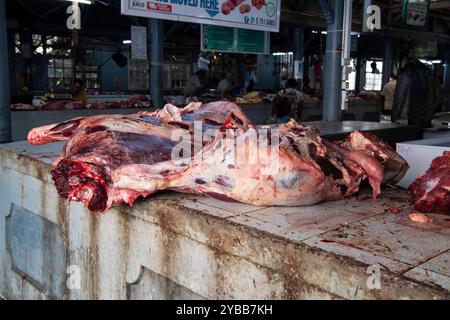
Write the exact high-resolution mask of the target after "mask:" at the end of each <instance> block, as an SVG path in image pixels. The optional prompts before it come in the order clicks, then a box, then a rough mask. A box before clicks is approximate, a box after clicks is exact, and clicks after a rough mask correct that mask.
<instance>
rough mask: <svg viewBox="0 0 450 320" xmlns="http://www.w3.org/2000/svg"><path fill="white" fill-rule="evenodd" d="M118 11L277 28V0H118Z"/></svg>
mask: <svg viewBox="0 0 450 320" xmlns="http://www.w3.org/2000/svg"><path fill="white" fill-rule="evenodd" d="M121 3H122V6H121V10H122V14H124V15H130V16H139V17H146V18H156V19H165V20H174V21H184V22H192V23H201V24H210V25H217V26H223V27H235V28H241V29H251V30H262V31H271V32H278V31H279V27H280V8H281V0H152V1H150V0H121Z"/></svg>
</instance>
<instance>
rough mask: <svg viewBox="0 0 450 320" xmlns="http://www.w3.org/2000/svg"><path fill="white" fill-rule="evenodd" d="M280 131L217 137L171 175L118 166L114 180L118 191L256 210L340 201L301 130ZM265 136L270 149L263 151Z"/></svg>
mask: <svg viewBox="0 0 450 320" xmlns="http://www.w3.org/2000/svg"><path fill="white" fill-rule="evenodd" d="M298 126H299V129H303V127H301V126H300V125H298ZM283 129H284V128H283ZM283 129H282V130H281V131H280V133H281V135H280V136H275V135H274V132H273V131H268V130H267V129H265V128H259V129H257V130H253V129H252V130H248V131H247V132H245V133H243V134H240V135H238V136H237V137H233V139H230V138H229V137H230V136H229V135H228V136H226V135H222V134H221V133H220V134H218V136H216V137H215V139H214V140H213V141H212V142H211V143H209V144H208V145H207V146H205V147H204V148H203V149H202V151H201V152H200V153H198V154H196V155H195V157H194V158H193V159H186V161H184V162H183V161H182V162H180V165H179V169H178V170H172V172H174V173H173V174H171V175H169V176H164V177H163V176H161V174H160V173H159V170H155V167H154V166H152V165H131V166H125V167H122V168H121V169H120V170H119V171H118V172H117V173H116V174H117V177H116V179H114V180H115V181H117V187H118V188H119V189H131V190H138V191H139V192H147V193H153V192H155V190H159V189H161V188H162V189H171V190H176V191H180V192H188V193H194V194H201V195H207V196H210V197H214V198H217V199H220V200H225V201H238V202H242V203H248V204H253V205H257V206H277V205H279V206H302V205H313V204H316V203H319V202H321V201H324V200H337V199H341V198H342V197H343V195H342V193H341V191H340V189H339V188H338V187H337V186H336V184H335V182H334V180H333V178H332V177H331V176H326V175H325V174H324V172H323V171H322V169H321V167H320V166H319V165H317V164H316V163H315V162H314V160H313V159H312V158H311V156H310V154H309V153H308V144H309V143H310V141H309V138H308V137H306V136H305V135H304V134H303V131H302V130H299V131H297V132H292V131H290V132H289V133H288V134H284V133H283V132H282V131H283ZM305 130H306V131H307V130H310V129H305ZM287 131H289V130H286V132H287ZM269 132H270V134H269ZM263 137H267V140H266V141H267V143H268V144H270V147H269V148H264V147H263V148H261V141H262V140H261V138H263ZM234 138H236V139H234ZM252 158H253V161H252ZM181 164H183V166H182V165H181ZM166 167H167V166H163V168H166ZM183 168H185V169H183Z"/></svg>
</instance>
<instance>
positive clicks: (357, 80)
mask: <svg viewBox="0 0 450 320" xmlns="http://www.w3.org/2000/svg"><path fill="white" fill-rule="evenodd" d="M361 64H362V61H361V58H360V57H358V58H356V66H355V68H356V76H355V93H356V94H359V93H360V92H361V67H362V66H361Z"/></svg>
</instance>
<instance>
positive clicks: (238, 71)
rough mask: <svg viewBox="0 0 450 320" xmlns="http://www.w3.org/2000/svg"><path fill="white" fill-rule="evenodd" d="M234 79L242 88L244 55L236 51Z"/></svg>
mask: <svg viewBox="0 0 450 320" xmlns="http://www.w3.org/2000/svg"><path fill="white" fill-rule="evenodd" d="M236 60H237V61H236V81H237V83H238V84H239V85H240V86H241V87H242V88H244V82H245V71H246V70H245V57H244V55H243V54H240V53H238V54H237V57H236Z"/></svg>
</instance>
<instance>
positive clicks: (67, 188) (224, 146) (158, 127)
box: [28, 102, 397, 212]
mask: <svg viewBox="0 0 450 320" xmlns="http://www.w3.org/2000/svg"><path fill="white" fill-rule="evenodd" d="M195 121H202V126H200V135H203V134H205V135H206V137H203V138H202V137H200V140H198V139H197V138H196V134H198V132H196V131H195V130H193V129H194V128H195V126H192V124H193V123H194V122H195ZM207 133H208V134H207ZM181 137H182V138H183V139H182V142H183V143H180V138H181ZM366 138H367V139H368V140H369V141H372V137H371V136H367V137H366ZM349 139H351V138H349ZM61 140H68V142H67V144H66V146H65V148H64V150H63V152H62V154H61V156H60V157H59V158H58V159H57V160H56V161H55V163H54V165H55V168H54V169H53V170H52V177H53V179H54V181H55V184H56V187H57V189H58V193H59V194H60V196H61V197H64V198H67V199H69V200H73V201H82V202H84V203H85V204H86V205H87V206H88V207H89V209H90V210H92V211H97V212H104V211H107V210H108V209H109V208H111V207H112V206H113V205H114V204H116V203H128V204H130V205H131V204H133V202H134V201H135V200H136V199H137V198H138V197H140V196H142V197H147V196H149V195H150V194H153V193H155V192H158V191H160V190H175V191H179V192H188V193H194V194H202V195H207V196H211V197H215V198H218V199H221V200H226V201H238V202H243V203H248V204H253V205H259V206H274V205H280V206H300V205H313V204H316V203H319V202H321V201H326V200H338V199H342V198H343V197H348V196H351V195H353V194H355V193H357V192H358V191H359V187H360V184H361V182H362V181H364V180H366V179H368V180H369V181H370V183H371V185H372V187H373V189H374V196H377V195H378V194H379V190H380V185H381V183H382V181H383V180H384V168H383V167H382V165H381V164H380V162H379V161H378V160H377V159H376V158H375V157H374V156H372V155H371V153H370V152H368V151H367V150H356V148H355V149H352V148H349V147H347V146H345V145H339V144H335V143H333V142H330V141H326V140H324V139H322V138H321V137H320V133H319V131H318V130H316V129H314V128H309V127H304V126H302V125H299V124H298V123H296V122H295V121H291V122H289V123H288V124H284V125H280V126H277V127H254V126H252V124H251V122H250V121H249V120H248V118H247V117H246V116H245V115H244V114H243V113H242V110H240V108H239V107H238V106H237V105H235V104H233V103H230V102H216V103H211V104H208V105H205V106H201V105H200V104H191V105H188V106H187V107H186V108H183V109H178V108H176V107H174V106H172V105H167V106H165V107H164V108H163V109H161V110H158V111H156V112H153V113H148V112H141V113H138V114H135V115H105V116H95V117H89V118H77V119H73V120H70V121H66V122H64V123H61V124H57V125H50V126H44V127H41V128H36V129H33V130H32V131H31V132H30V133H29V136H28V141H29V142H30V143H33V144H43V143H49V142H52V141H61ZM375 142H376V141H373V143H375ZM180 146H182V148H181V149H180ZM395 176H397V175H395Z"/></svg>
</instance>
